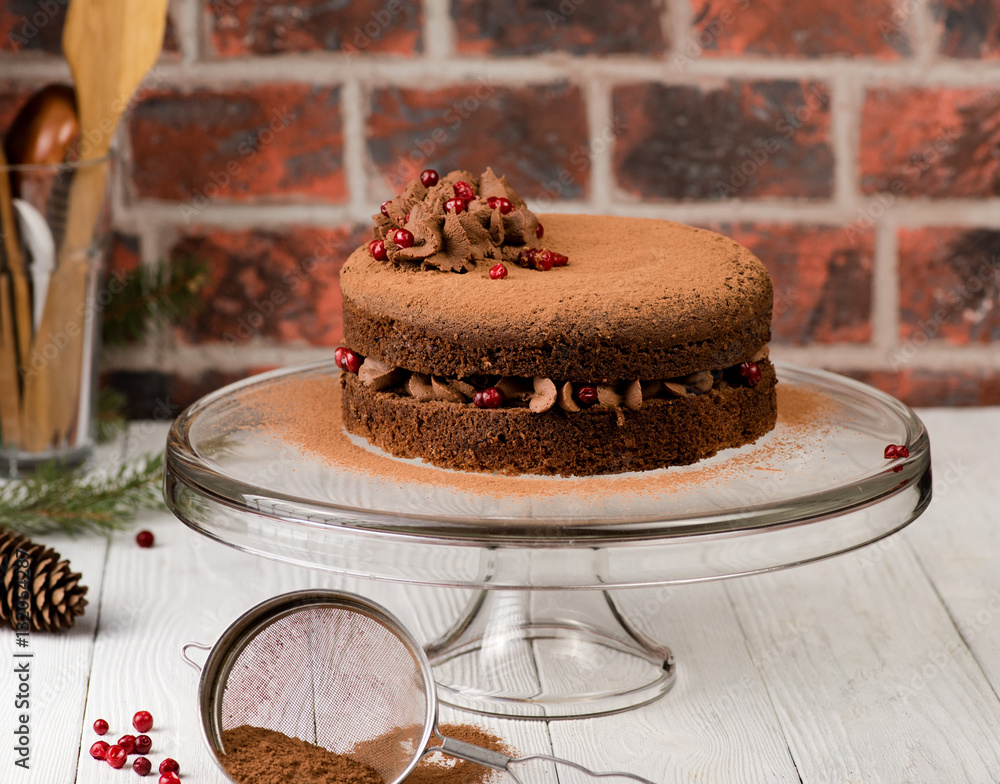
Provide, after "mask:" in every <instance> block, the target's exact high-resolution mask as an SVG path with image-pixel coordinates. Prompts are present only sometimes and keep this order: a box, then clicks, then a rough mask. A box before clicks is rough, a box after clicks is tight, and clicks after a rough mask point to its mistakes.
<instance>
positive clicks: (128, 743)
mask: <svg viewBox="0 0 1000 784" xmlns="http://www.w3.org/2000/svg"><path fill="white" fill-rule="evenodd" d="M118 745H119V746H121V747H122V748H123V749H125V755H126V756H128V755H129V754H132V753H134V752H135V735H122V736H121V737H120V738H119V739H118Z"/></svg>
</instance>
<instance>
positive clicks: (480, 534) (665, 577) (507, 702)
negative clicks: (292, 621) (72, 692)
mask: <svg viewBox="0 0 1000 784" xmlns="http://www.w3.org/2000/svg"><path fill="white" fill-rule="evenodd" d="M338 373H339V371H338V370H337V369H336V368H335V367H334V365H333V364H332V363H317V364H311V365H304V366H297V367H291V368H286V369H282V370H278V371H275V372H272V373H267V374H263V375H259V376H254V377H252V378H249V379H246V380H245V381H242V382H239V383H237V384H232V385H230V386H228V387H225V388H223V389H220V390H219V391H217V392H215V393H213V394H211V395H208V396H207V397H205V398H203V399H202V400H200V401H199V402H198V403H196V404H195V405H193V406H192V407H191V408H189V409H188V410H187V411H186V412H184V413H183V414H182V415H181V416H180V417H178V419H177V420H176V422H175V423H174V425H173V427H172V429H171V431H170V435H169V437H168V442H167V457H166V471H165V487H164V494H165V497H166V500H167V503H168V505H169V507H170V509H171V510H172V511H173V513H174V514H175V515H176V516H177V517H179V518H180V519H181V520H182V521H183V522H184V523H186V524H187V525H188V526H190V527H191V528H193V529H194V530H196V531H198V532H200V533H202V534H204V535H205V536H208V537H210V538H212V539H215V540H217V541H220V542H223V543H225V544H227V545H230V546H232V547H235V548H237V549H239V550H243V551H246V552H250V553H255V554H257V555H261V556H265V557H268V558H272V559H276V560H280V561H285V562H289V563H294V564H298V565H302V566H306V567H311V568H315V569H322V570H328V571H332V572H337V573H343V574H350V575H357V576H364V577H369V578H376V579H383V580H394V581H400V582H405V583H412V584H424V585H440V586H454V587H461V588H477V589H480V590H479V591H477V592H476V593H475V595H474V599H473V601H472V602H471V604H470V605H469V606H468V608H467V609H466V611H465V613H464V615H463V616H462V617H461V618H459V619H458V620H456V621H455V623H454V625H453V626H452V628H451V629H450V631H448V632H447V633H446V634H445V635H444V636H443V637H442V638H441V639H439V640H438V641H436V642H434V643H433V644H431V645H429V646H428V648H427V653H428V656H429V658H430V660H431V662H432V664H433V665H434V670H435V678H436V680H437V682H438V685H439V694H440V698H441V700H442V701H443V702H446V703H448V704H451V705H453V706H456V707H459V708H464V709H467V710H473V711H478V712H483V713H490V714H496V715H505V716H518V717H525V718H540V719H549V718H558V717H582V716H593V715H599V714H604V713H611V712H615V711H620V710H626V709H628V708H632V707H635V706H637V705H642V704H645V703H647V702H650V701H652V700H654V699H656V698H657V697H659V696H661V695H662V694H664V693H665V692H666V691H667V690H668V689H669V688H670V687H671V685H672V684H673V682H674V678H675V674H676V670H675V665H674V659H673V656H672V654H671V653H670V650H669V648H667V647H666V646H665V645H663V644H662V643H661V642H658V641H654V640H650V639H647V637H646V636H645V635H644V634H643V633H642V632H641V631H640V630H639V629H638V628H637V626H636V624H635V623H634V619H633V621H630V620H629V618H627V617H625V615H624V614H623V613H622V611H621V610H620V609H619V606H618V603H617V602H616V600H615V596H614V592H613V590H612V589H620V588H627V587H637V586H654V585H668V584H680V583H687V582H695V581H701V580H711V579H717V578H723V577H734V576H739V575H746V574H752V573H756V572H764V571H769V570H772V569H779V568H783V567H788V566H795V565H798V564H804V563H808V562H810V561H815V560H818V559H821V558H827V557H830V556H833V555H837V554H840V553H845V552H848V551H850V550H853V549H855V548H858V547H862V546H864V545H867V544H870V543H872V542H875V541H877V540H879V539H881V538H883V537H885V536H888V535H890V534H892V533H894V532H895V531H898V530H899V529H901V528H902V527H904V526H905V525H907V524H908V523H909V522H911V521H912V520H914V519H915V518H916V517H918V516H919V515H920V514H921V512H923V510H924V509H925V508H926V506H927V504H928V503H929V502H930V497H931V474H930V444H929V441H928V438H927V433H926V430H925V429H924V426H923V424H922V423H921V422H920V420H919V419H918V418H917V417H916V415H915V414H914V413H913V411H911V410H910V409H909V408H908V407H906V406H905V405H903V404H902V403H900V402H899V401H897V400H895V399H894V398H892V397H890V396H888V395H886V394H883V393H881V392H879V391H877V390H875V389H872V388H871V387H868V386H866V385H864V384H861V383H858V382H856V381H852V380H850V379H847V378H844V377H841V376H838V375H835V374H832V373H827V372H823V371H819V370H810V369H805V368H800V367H794V366H791V365H785V364H779V365H778V377H779V380H780V383H779V387H778V388H779V393H780V397H779V412H780V411H781V410H782V409H783V407H784V408H785V409H788V410H791V409H792V408H794V406H784V405H783V404H784V403H785V397H786V395H790V396H792V397H794V396H795V395H799V396H800V398H802V399H811V400H812V401H813V403H812V405H813V408H814V409H815V410H814V412H813V413H812V414H810V415H808V416H805V417H802V416H800V417H799V420H801V421H797V422H790V421H785V418H784V417H783V416H782V415H781V414H780V413H779V422H778V425H777V426H776V428H775V429H774V430H773V431H772V432H771V433H769V434H768V435H766V436H764V437H763V438H762V439H760V440H758V442H757V443H755V444H753V445H750V446H746V447H742V448H740V449H729V450H725V451H723V452H720V453H719V454H718V455H716V456H715V457H712V458H709V459H708V460H704V461H701V462H699V463H697V464H696V465H694V466H684V467H675V468H670V469H663V470H658V471H649V472H644V473H641V474H637V473H633V474H624V475H617V476H604V477H590V478H578V477H563V478H551V477H548V478H543V477H502V476H495V477H482V482H484V483H485V484H482V485H472V484H470V482H469V479H470V475H468V474H462V473H459V472H453V471H448V470H445V469H437V468H433V467H430V466H426V464H422V463H420V461H412V460H401V459H398V458H393V457H390V456H388V455H384V454H383V453H381V452H378V450H375V449H374V448H373V447H368V446H367V445H366V444H365V443H364V442H360V441H357V440H355V443H354V445H353V446H351V445H349V446H348V449H349V450H350V449H355V451H356V452H357V454H359V455H363V456H364V457H365V458H366V459H365V460H361V461H359V462H358V465H357V466H352V465H349V464H344V463H343V460H341V461H340V462H339V463H336V461H334V462H335V463H336V464H333V465H331V464H330V463H331V461H330V460H329V459H323V457H322V456H320V455H318V454H315V453H314V452H313V451H312V450H311V449H308V448H303V447H302V446H300V445H297V444H296V443H295V442H294V440H289V439H287V438H283V437H281V436H280V434H278V433H276V432H275V426H274V425H273V423H271V422H270V420H269V418H268V416H266V412H264V414H265V415H263V416H262V413H261V411H260V408H259V400H260V399H262V398H261V395H262V393H263V394H264V396H265V399H267V395H268V394H270V396H271V398H270V399H274V400H280V399H282V398H281V394H278V395H275V392H276V391H278V390H279V388H280V389H281V390H284V389H286V388H287V384H288V383H289V382H305V381H316V380H321V381H322V380H323V379H328V380H329V383H330V389H331V391H332V390H335V389H336V388H337V387H338V386H339V384H338V380H337V379H336V375H337V374H338ZM322 383H325V382H322ZM282 394H283V393H282ZM331 394H332V392H331ZM802 396H804V397H802ZM283 405H287V406H288V407H289V408H291V409H293V410H294V406H295V401H294V400H291V399H289V400H286V401H285V403H284V404H283ZM799 408H800V410H801V406H800V407H799ZM328 416H329V422H328V423H320V422H317V423H316V424H317V427H319V426H321V425H323V424H327V425H330V426H332V427H333V428H335V429H336V432H338V433H340V432H342V426H341V424H340V411H339V405H337V404H336V402H335V401H334V402H333V403H332V404H331V406H330V408H329V414H328ZM342 437H343V438H347V437H346V436H342ZM351 438H352V439H353V437H351ZM889 443H895V444H906V445H907V446H908V448H909V451H910V456H909V457H908V458H906V459H899V460H894V461H890V460H886V459H885V458H884V457H883V450H884V448H885V446H886V445H887V444H889ZM373 461H374V463H373ZM373 465H374V466H375V468H374V469H373ZM404 468H405V469H409V473H407V471H405V470H402V469H404ZM397 469H399V472H398V473H397V472H396V470H397ZM414 471H416V474H414ZM421 472H423V473H421ZM413 476H417V477H418V478H417V480H413V479H412V477H413ZM477 476H479V475H477ZM420 477H423V479H421V478H420Z"/></svg>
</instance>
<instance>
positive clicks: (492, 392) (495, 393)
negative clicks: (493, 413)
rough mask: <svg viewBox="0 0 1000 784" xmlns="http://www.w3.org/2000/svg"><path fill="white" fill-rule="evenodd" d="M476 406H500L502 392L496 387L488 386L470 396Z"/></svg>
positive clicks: (501, 403)
mask: <svg viewBox="0 0 1000 784" xmlns="http://www.w3.org/2000/svg"><path fill="white" fill-rule="evenodd" d="M472 402H473V403H474V404H475V406H476V408H500V406H502V405H503V392H501V391H500V390H499V389H497V388H496V387H488V388H486V389H483V390H480V391H479V392H476V394H474V395H473V396H472Z"/></svg>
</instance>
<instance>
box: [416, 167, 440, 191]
mask: <svg viewBox="0 0 1000 784" xmlns="http://www.w3.org/2000/svg"><path fill="white" fill-rule="evenodd" d="M420 182H421V184H422V185H424V187H426V188H433V187H434V186H435V185H437V184H438V173H437V172H436V171H434V169H424V170H423V171H422V172H420Z"/></svg>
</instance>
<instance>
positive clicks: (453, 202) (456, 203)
mask: <svg viewBox="0 0 1000 784" xmlns="http://www.w3.org/2000/svg"><path fill="white" fill-rule="evenodd" d="M466 205H467V202H466V201H465V199H448V201H446V202H445V203H444V211H445V212H454V213H455V214H456V215H457V214H458V213H460V212H465V208H466Z"/></svg>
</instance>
